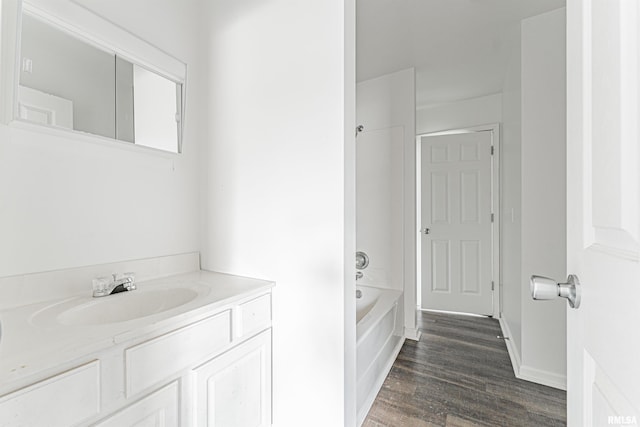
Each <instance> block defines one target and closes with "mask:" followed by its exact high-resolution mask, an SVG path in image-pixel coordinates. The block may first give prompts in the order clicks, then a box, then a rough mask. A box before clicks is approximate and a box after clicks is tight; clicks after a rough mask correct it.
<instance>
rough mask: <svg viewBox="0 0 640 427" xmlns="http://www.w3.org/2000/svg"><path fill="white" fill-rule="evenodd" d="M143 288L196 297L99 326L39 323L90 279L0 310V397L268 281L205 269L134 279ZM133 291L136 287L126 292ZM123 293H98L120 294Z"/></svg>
mask: <svg viewBox="0 0 640 427" xmlns="http://www.w3.org/2000/svg"><path fill="white" fill-rule="evenodd" d="M136 285H137V286H138V289H140V290H141V291H144V290H146V289H150V288H152V287H154V288H155V289H162V288H163V287H164V288H166V287H169V286H170V287H175V286H176V285H185V286H190V287H196V288H197V289H199V296H198V297H196V298H195V299H193V300H191V301H189V302H187V303H186V304H183V305H180V306H178V307H175V308H172V309H170V310H167V311H163V312H160V313H156V314H152V315H149V316H145V317H141V318H137V319H133V320H128V321H122V322H116V323H108V324H100V325H62V324H60V323H58V322H56V321H55V320H54V319H52V321H51V322H46V323H43V322H42V320H40V321H34V319H37V318H38V316H37V315H38V313H41V312H42V311H43V310H45V309H47V308H49V307H51V306H52V305H54V304H59V303H61V302H63V301H65V300H67V299H69V298H73V299H76V300H78V302H86V301H91V300H93V298H92V296H91V293H92V289H91V283H88V284H87V291H86V293H84V294H79V295H78V294H76V295H62V296H61V297H60V298H59V299H57V300H52V301H47V302H38V303H35V304H30V305H24V306H18V307H14V308H9V309H5V310H1V311H0V327H1V332H0V396H2V395H4V394H6V393H8V392H11V391H14V390H16V389H19V388H21V387H23V386H25V385H27V384H29V383H31V382H34V381H38V380H41V379H44V378H47V376H49V375H53V374H54V373H56V372H59V371H60V368H61V367H62V368H63V369H64V367H65V366H66V365H68V364H69V363H70V362H71V361H73V360H76V359H79V358H82V357H83V356H85V357H86V356H87V355H90V354H92V353H95V352H98V351H101V350H106V349H108V348H110V347H112V346H113V345H115V344H119V343H122V342H125V341H128V340H132V339H143V338H145V337H151V336H155V335H159V334H162V333H166V332H169V331H172V330H174V329H177V328H180V327H182V326H185V325H187V324H190V323H193V322H195V321H198V320H200V319H203V318H206V317H208V316H209V315H210V314H211V313H212V311H213V310H215V309H216V308H219V307H223V306H226V305H230V304H233V303H234V302H235V301H239V300H241V299H243V298H246V297H249V296H251V295H258V294H260V293H262V292H267V291H269V289H270V288H271V287H273V285H274V284H273V282H269V281H265V280H258V279H250V278H246V277H238V276H232V275H228V274H222V273H214V272H209V271H195V272H192V273H186V274H179V275H175V276H169V277H164V278H160V279H153V280H148V281H144V282H139V283H137V284H136ZM132 292H138V291H132ZM125 294H127V292H125V293H123V294H118V295H113V296H107V297H102V298H104V299H107V298H118V297H126V295H125Z"/></svg>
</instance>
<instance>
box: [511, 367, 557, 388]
mask: <svg viewBox="0 0 640 427" xmlns="http://www.w3.org/2000/svg"><path fill="white" fill-rule="evenodd" d="M517 377H518V378H520V379H521V380H526V381H531V382H534V383H538V384H542V385H546V386H548V387H553V388H557V389H560V390H564V391H567V377H566V375H559V374H556V373H553V372H549V371H543V370H540V369H536V368H532V367H531V366H526V365H521V366H520V374H519V375H517Z"/></svg>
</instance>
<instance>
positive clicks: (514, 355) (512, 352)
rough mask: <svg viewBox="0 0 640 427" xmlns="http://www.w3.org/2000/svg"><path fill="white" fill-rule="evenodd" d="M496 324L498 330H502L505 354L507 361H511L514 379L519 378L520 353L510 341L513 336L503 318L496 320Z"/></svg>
mask: <svg viewBox="0 0 640 427" xmlns="http://www.w3.org/2000/svg"><path fill="white" fill-rule="evenodd" d="M498 323H500V329H501V330H502V336H503V337H504V338H506V339H505V340H504V342H505V344H506V345H507V352H508V353H509V359H511V367H512V368H513V374H514V375H515V376H516V378H520V377H519V375H520V365H521V363H520V351H518V350H519V349H518V348H517V347H516V343H515V342H514V341H512V340H511V337H512V336H513V335H512V334H511V330H510V329H509V324H508V323H507V321H506V320H505V319H504V317H500V318H498Z"/></svg>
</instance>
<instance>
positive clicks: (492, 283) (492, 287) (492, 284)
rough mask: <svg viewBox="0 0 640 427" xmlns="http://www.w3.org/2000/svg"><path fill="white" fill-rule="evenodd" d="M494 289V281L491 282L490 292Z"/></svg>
mask: <svg viewBox="0 0 640 427" xmlns="http://www.w3.org/2000/svg"><path fill="white" fill-rule="evenodd" d="M495 288H496V284H495V282H494V281H491V290H492V291H493V290H494V289H495Z"/></svg>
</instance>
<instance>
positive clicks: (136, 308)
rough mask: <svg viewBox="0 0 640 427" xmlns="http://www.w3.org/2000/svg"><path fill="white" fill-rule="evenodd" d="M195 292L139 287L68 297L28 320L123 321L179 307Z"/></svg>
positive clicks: (40, 322)
mask: <svg viewBox="0 0 640 427" xmlns="http://www.w3.org/2000/svg"><path fill="white" fill-rule="evenodd" d="M198 295H200V292H198V290H196V289H192V288H188V287H184V288H182V287H172V288H159V289H150V288H146V289H142V290H141V289H138V290H134V291H130V292H121V293H118V294H115V295H109V296H105V297H100V298H91V297H81V298H71V299H68V300H65V301H62V302H59V303H56V304H53V305H50V306H48V307H46V308H44V309H43V310H40V311H38V312H37V313H35V314H34V315H33V316H32V318H31V322H32V323H33V324H35V325H39V326H46V325H47V324H50V322H51V321H54V322H55V323H57V324H62V325H102V324H109V323H117V322H126V321H129V320H134V319H139V318H142V317H146V316H151V315H153V314H157V313H162V312H164V311H168V310H171V309H173V308H176V307H180V306H182V305H184V304H187V303H188V302H191V301H193V300H194V299H195V298H196V297H198Z"/></svg>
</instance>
